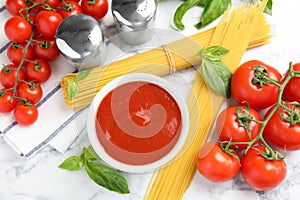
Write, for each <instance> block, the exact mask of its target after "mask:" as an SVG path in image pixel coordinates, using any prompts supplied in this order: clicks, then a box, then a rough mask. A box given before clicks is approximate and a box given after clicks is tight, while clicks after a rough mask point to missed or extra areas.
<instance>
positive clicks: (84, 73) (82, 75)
mask: <svg viewBox="0 0 300 200" xmlns="http://www.w3.org/2000/svg"><path fill="white" fill-rule="evenodd" d="M91 71H92V69H87V70H84V71H81V72H79V73H78V74H77V75H76V81H81V80H83V79H85V78H86V77H87V76H88V75H89V73H90V72H91Z"/></svg>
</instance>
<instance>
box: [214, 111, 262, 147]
mask: <svg viewBox="0 0 300 200" xmlns="http://www.w3.org/2000/svg"><path fill="white" fill-rule="evenodd" d="M245 111H246V107H245V106H231V107H228V108H226V109H224V110H223V111H222V112H221V113H220V114H219V115H218V117H217V120H216V131H217V133H218V135H219V139H220V140H221V141H231V142H249V141H251V140H252V139H254V138H255V137H256V136H257V135H258V133H259V131H260V128H261V124H259V123H257V122H254V121H251V120H248V122H247V124H248V126H249V130H250V133H249V134H250V136H251V138H250V137H249V134H248V132H247V130H246V128H245V126H243V125H242V124H240V121H245V120H246V117H245V116H244V115H245ZM237 112H238V113H239V114H238V113H237ZM247 116H248V118H251V117H252V118H253V119H254V120H258V121H261V117H260V116H259V114H258V112H257V111H255V110H254V109H252V108H250V110H249V113H248V114H247ZM234 147H237V148H238V149H245V148H247V145H245V144H239V145H235V146H234Z"/></svg>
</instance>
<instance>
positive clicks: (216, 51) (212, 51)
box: [198, 46, 229, 61]
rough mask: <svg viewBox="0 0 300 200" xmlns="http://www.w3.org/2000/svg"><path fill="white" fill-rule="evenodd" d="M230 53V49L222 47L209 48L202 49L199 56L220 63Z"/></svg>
mask: <svg viewBox="0 0 300 200" xmlns="http://www.w3.org/2000/svg"><path fill="white" fill-rule="evenodd" d="M228 52H229V50H228V49H226V48H224V47H221V46H211V47H207V48H202V49H201V50H200V51H199V52H198V55H199V56H200V57H202V58H206V59H209V60H211V61H219V60H221V59H222V58H223V57H224V55H225V54H227V53H228Z"/></svg>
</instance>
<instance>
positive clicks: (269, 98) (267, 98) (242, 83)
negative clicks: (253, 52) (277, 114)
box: [231, 60, 281, 109]
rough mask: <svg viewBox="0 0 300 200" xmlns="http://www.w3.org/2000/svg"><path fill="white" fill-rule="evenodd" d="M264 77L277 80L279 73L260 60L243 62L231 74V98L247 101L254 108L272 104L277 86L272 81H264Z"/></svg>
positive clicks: (276, 96) (276, 95)
mask: <svg viewBox="0 0 300 200" xmlns="http://www.w3.org/2000/svg"><path fill="white" fill-rule="evenodd" d="M255 74H256V75H255ZM266 77H267V78H271V79H274V80H276V81H279V80H280V79H281V74H280V73H279V72H278V71H277V70H276V69H275V68H273V67H271V66H269V65H267V64H265V63H263V62H261V61H258V60H251V61H248V62H245V63H244V64H242V65H241V66H239V67H238V69H237V70H236V71H235V72H234V73H233V75H232V79H231V92H232V96H233V98H234V99H235V100H236V101H237V102H238V103H240V104H244V103H245V101H246V102H248V103H249V105H250V107H251V108H254V109H264V108H267V107H269V106H272V105H273V104H274V103H276V101H277V98H278V92H279V88H278V87H277V86H276V85H274V84H272V83H264V79H265V78H266Z"/></svg>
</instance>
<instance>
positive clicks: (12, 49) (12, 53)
mask: <svg viewBox="0 0 300 200" xmlns="http://www.w3.org/2000/svg"><path fill="white" fill-rule="evenodd" d="M25 46H26V42H22V43H12V44H10V45H9V47H8V49H7V57H8V59H9V60H10V61H11V62H12V63H14V64H15V65H19V64H20V63H21V61H22V57H23V54H24V48H25ZM33 58H34V52H33V47H32V46H31V45H30V46H28V48H27V50H26V53H25V59H26V60H32V59H33ZM26 63H27V61H24V62H23V65H26Z"/></svg>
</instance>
